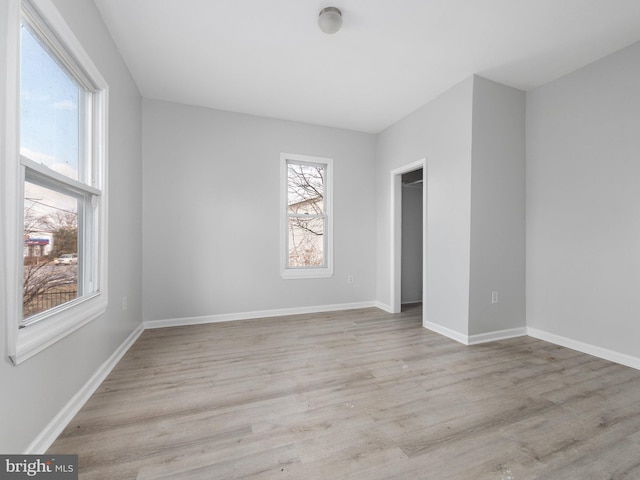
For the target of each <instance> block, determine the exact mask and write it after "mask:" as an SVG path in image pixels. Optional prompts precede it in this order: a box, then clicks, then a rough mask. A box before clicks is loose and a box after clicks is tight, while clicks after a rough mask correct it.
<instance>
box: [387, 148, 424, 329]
mask: <svg viewBox="0 0 640 480" xmlns="http://www.w3.org/2000/svg"><path fill="white" fill-rule="evenodd" d="M426 172H427V169H426V159H422V160H419V161H418V162H414V163H411V164H409V165H405V166H404V167H400V168H398V169H395V170H393V171H392V172H391V203H392V207H391V305H390V307H391V311H392V313H400V311H401V310H402V304H415V303H421V302H423V301H424V299H425V298H426V294H425V293H426V272H427V270H426V258H427V257H426V245H427V241H426V240H427V236H426V224H427V222H426V218H427V208H426V207H427V182H426V178H427V176H426ZM423 317H424V309H423Z"/></svg>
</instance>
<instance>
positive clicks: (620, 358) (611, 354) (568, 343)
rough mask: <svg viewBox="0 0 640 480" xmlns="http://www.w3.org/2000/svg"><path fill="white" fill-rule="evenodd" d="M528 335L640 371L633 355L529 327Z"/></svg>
mask: <svg viewBox="0 0 640 480" xmlns="http://www.w3.org/2000/svg"><path fill="white" fill-rule="evenodd" d="M527 335H529V336H530V337H533V338H537V339H539V340H544V341H545V342H549V343H554V344H556V345H560V346H561V347H566V348H570V349H571V350H576V351H578V352H582V353H586V354H588V355H593V356H594V357H598V358H602V359H604V360H609V361H610V362H614V363H619V364H620V365H625V366H627V367H631V368H635V369H636V370H640V358H638V357H633V356H631V355H626V354H624V353H619V352H616V351H614V350H609V349H607V348H602V347H598V346H597V345H592V344H590V343H585V342H580V341H578V340H573V339H571V338H567V337H563V336H561V335H556V334H555V333H549V332H545V331H544V330H538V329H537V328H531V327H527Z"/></svg>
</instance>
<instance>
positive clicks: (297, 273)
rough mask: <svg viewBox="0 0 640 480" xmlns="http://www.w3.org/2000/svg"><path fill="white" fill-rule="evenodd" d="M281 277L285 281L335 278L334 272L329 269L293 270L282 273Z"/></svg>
mask: <svg viewBox="0 0 640 480" xmlns="http://www.w3.org/2000/svg"><path fill="white" fill-rule="evenodd" d="M280 276H281V277H282V278H283V279H285V280H293V279H296V278H329V277H333V270H330V269H328V268H296V269H293V268H291V269H286V270H283V271H282V272H280Z"/></svg>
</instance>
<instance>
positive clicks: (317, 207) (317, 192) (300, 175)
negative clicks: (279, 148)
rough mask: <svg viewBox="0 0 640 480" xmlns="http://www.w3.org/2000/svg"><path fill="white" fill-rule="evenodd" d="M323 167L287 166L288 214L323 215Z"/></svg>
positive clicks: (293, 164)
mask: <svg viewBox="0 0 640 480" xmlns="http://www.w3.org/2000/svg"><path fill="white" fill-rule="evenodd" d="M324 177H325V166H324V165H304V164H298V163H289V164H288V165H287V205H288V213H310V214H314V215H322V214H323V213H324V211H323V210H324V204H323V199H324Z"/></svg>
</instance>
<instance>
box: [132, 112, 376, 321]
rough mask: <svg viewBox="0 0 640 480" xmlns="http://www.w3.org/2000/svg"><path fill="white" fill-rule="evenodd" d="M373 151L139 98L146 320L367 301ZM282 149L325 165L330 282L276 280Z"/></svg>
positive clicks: (358, 137) (318, 133) (326, 135)
mask: <svg viewBox="0 0 640 480" xmlns="http://www.w3.org/2000/svg"><path fill="white" fill-rule="evenodd" d="M374 147H375V138H374V136H373V135H369V134H364V133H357V132H351V131H346V130H339V129H332V128H324V127H318V126H311V125H305V124H300V123H294V122H286V121H279V120H272V119H267V118H261V117H255V116H249V115H242V114H235V113H228V112H222V111H217V110H211V109H206V108H198V107H190V106H185V105H178V104H173V103H167V102H160V101H153V100H144V102H143V151H144V154H143V158H144V160H143V163H144V228H143V230H144V243H145V248H144V291H143V298H144V318H145V320H161V319H180V318H185V317H201V316H211V315H220V314H228V313H242V312H255V311H263V310H275V309H282V308H296V307H315V306H323V305H335V304H348V303H357V302H373V301H374V300H375V284H376V278H375V265H376V260H375V252H376V250H375V244H376V235H375V181H374V178H375V171H374ZM281 152H287V153H297V154H305V155H313V156H319V157H328V158H333V160H334V190H333V192H334V216H335V218H334V244H335V256H334V276H333V277H332V278H323V279H298V280H283V279H282V278H281V277H280V269H279V259H280V244H279V242H280V230H279V229H280V211H279V205H280V204H279V201H280V164H279V162H280V153H281ZM348 275H353V277H354V280H355V282H354V284H353V285H347V276H348Z"/></svg>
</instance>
